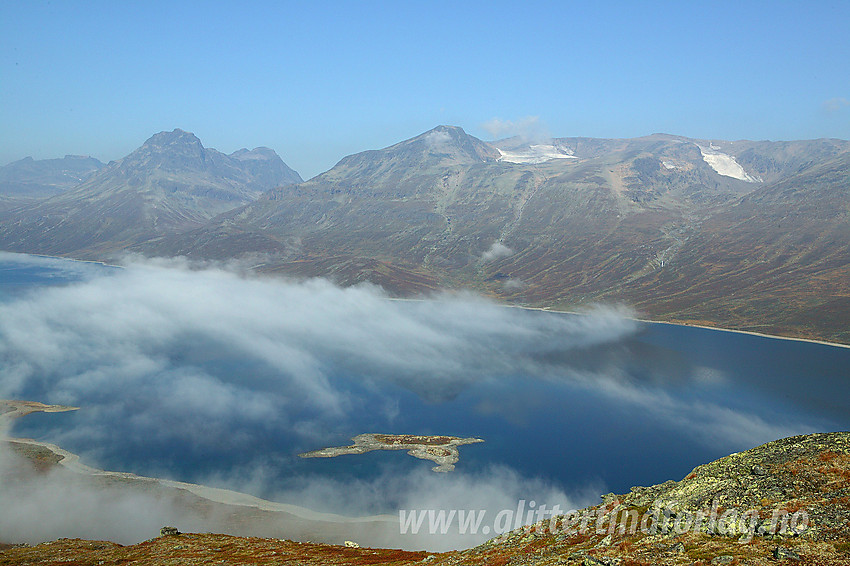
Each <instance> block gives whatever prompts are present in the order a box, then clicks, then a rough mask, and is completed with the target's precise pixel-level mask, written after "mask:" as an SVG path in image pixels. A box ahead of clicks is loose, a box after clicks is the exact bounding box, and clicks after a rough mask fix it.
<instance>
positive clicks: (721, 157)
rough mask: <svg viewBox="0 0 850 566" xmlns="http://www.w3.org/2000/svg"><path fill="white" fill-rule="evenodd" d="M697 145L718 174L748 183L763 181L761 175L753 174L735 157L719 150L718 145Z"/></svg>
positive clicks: (704, 158)
mask: <svg viewBox="0 0 850 566" xmlns="http://www.w3.org/2000/svg"><path fill="white" fill-rule="evenodd" d="M697 147H698V148H699V151H700V153H702V158H703V161H705V162H706V163H708V165H709V166H710V167H711V168H712V169H714V170H715V171H717V173H718V174H720V175H723V176H724V177H732V178H733V179H740V180H741V181H746V182H748V183H761V182H762V179H761V177H759V176H758V175H756V176H752V175H750V174H749V173H747V172H746V171H744V168H743V167H741V165H740V164H739V163H738V162H737V161H735V158H734V157H732V156H731V155H727V154H725V153H721V152H720V151H718V150H719V149H720V148H719V147H717V146H716V145H714V144H711V145H709V147H703V146H701V145H698V146H697Z"/></svg>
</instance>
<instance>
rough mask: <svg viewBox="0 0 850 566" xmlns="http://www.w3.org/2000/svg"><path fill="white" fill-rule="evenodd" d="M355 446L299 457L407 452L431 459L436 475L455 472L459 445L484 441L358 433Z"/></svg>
mask: <svg viewBox="0 0 850 566" xmlns="http://www.w3.org/2000/svg"><path fill="white" fill-rule="evenodd" d="M351 440H353V441H354V444H352V445H351V446H335V447H331V448H322V449H321V450H313V451H312V452H305V453H304V454H299V455H298V456H300V457H301V458H335V457H336V456H342V455H343V454H365V453H366V452H371V451H372V450H407V453H408V454H410V455H411V456H413V457H415V458H420V459H422V460H431V461H432V462H434V463H435V464H437V465H436V466H434V467H433V468H431V469H432V470H434V471H435V472H451V471H452V470H454V469H455V464H456V463H457V461H458V460H459V459H460V453H459V452H458V449H457V448H458V446H463V445H464V444H475V443H476V442H484V441H483V440H482V439H480V438H458V437H456V436H423V435H418V434H374V433H366V434H358V435H357V436H355V437H354V438H352V439H351Z"/></svg>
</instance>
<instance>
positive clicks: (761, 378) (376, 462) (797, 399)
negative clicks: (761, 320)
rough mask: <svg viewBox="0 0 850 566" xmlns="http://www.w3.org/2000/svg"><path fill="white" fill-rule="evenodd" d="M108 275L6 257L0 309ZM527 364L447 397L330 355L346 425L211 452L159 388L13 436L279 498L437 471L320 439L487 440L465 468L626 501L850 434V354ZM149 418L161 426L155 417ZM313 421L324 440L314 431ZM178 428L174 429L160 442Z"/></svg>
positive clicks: (251, 439)
mask: <svg viewBox="0 0 850 566" xmlns="http://www.w3.org/2000/svg"><path fill="white" fill-rule="evenodd" d="M109 273H110V270H109V269H107V268H105V267H103V266H97V265H92V264H81V263H74V262H66V261H58V260H47V259H44V260H38V259H33V258H26V257H24V258H21V257H18V256H8V255H5V256H3V257H0V302H2V303H6V304H12V303H14V302H15V301H25V300H28V297H31V296H33V294H34V293H40V292H43V291H44V290H45V289H48V288H51V287H57V286H67V285H80V284H84V283H85V282H87V281H90V280H92V279H93V278H97V277H108V276H109ZM398 308H401V309H405V308H413V307H407V306H405V305H400V306H399V307H398ZM527 316H530V317H567V316H573V315H565V314H556V313H545V312H534V313H529V314H528V315H527ZM506 346H507V345H506ZM494 347H499V345H494ZM5 355H6V356H11V354H9V353H8V352H7V353H6V354H5ZM16 355H18V354H16ZM524 355H527V356H529V357H530V358H532V359H534V361H535V363H537V364H540V365H543V366H545V367H547V368H548V369H547V371H546V372H545V375H546V376H545V377H543V378H541V377H540V376H529V375H523V374H516V373H511V371H507V372H506V373H504V374H501V375H494V376H493V378H492V379H477V380H471V381H468V382H463V383H455V384H449V385H447V386H446V387H443V388H440V389H439V390H436V391H435V390H434V389H432V388H422V389H420V388H418V387H417V386H416V385H415V384H413V385H411V383H410V382H404V383H401V382H399V383H394V382H393V380H392V379H382V380H375V379H372V378H371V377H368V376H365V375H362V374H360V373H359V372H358V371H356V370H354V369H352V368H351V367H349V366H347V365H346V363H345V358H344V357H342V358H340V359H336V360H329V361H328V363H327V370H328V375H329V380H330V384H331V386H332V387H333V388H334V389H335V390H336V391H338V392H342V393H344V394H345V396H346V397H347V398H350V399H353V400H355V401H353V402H352V403H353V405H352V406H351V407H349V408H348V409H347V410H346V415H345V417H344V418H343V417H341V418H340V419H339V420H338V421H334V420H333V419H324V420H321V421H315V418H314V417H315V415H313V411H314V410H315V409H314V408H311V406H310V405H309V404H308V403H303V404H301V403H300V402H298V400H297V399H296V400H295V402H294V403H292V406H290V407H289V409H288V411H289V413H288V420H287V423H286V424H283V423H277V424H258V423H257V422H255V421H253V420H250V419H239V418H234V419H233V420H232V421H228V422H227V423H224V425H225V426H224V429H223V430H225V431H226V432H225V433H224V434H222V435H221V438H220V442H218V443H217V444H215V445H213V446H211V445H210V444H198V443H196V442H194V441H193V440H192V438H191V437H192V434H190V433H187V432H186V429H185V427H187V426H189V425H188V424H187V422H188V421H184V420H181V418H180V417H175V416H174V414H171V413H169V414H164V413H162V412H161V411H159V409H158V406H159V405H160V404H161V403H162V396H161V393H157V392H156V391H146V390H145V389H144V388H141V389H133V390H128V391H127V396H128V398H125V399H122V400H121V403H122V411H123V412H122V413H121V415H120V418H118V417H116V416H115V414H114V413H111V412H110V410H109V407H110V404H113V403H115V402H116V399H115V398H112V397H109V396H108V395H107V393H104V394H103V395H104V396H103V397H102V398H99V397H98V396H97V395H92V396H91V397H90V398H87V399H79V400H78V402H79V403H80V404H84V405H85V406H86V412H85V413H84V412H83V411H80V412H76V413H65V414H49V415H45V414H34V415H31V416H29V417H27V418H26V419H23V420H22V421H20V423H19V424H18V425H17V427H16V429H15V433H16V434H17V435H20V436H29V437H34V438H40V439H44V440H48V441H52V442H58V443H60V444H62V445H63V446H64V447H65V448H67V449H69V450H71V451H74V452H77V453H81V454H83V455H84V456H87V457H88V459H89V461H91V462H93V463H96V464H97V465H99V466H101V467H104V468H107V469H113V470H124V471H132V472H135V473H139V474H145V475H160V476H169V477H172V478H175V479H180V480H185V481H210V478H211V477H223V478H228V477H231V476H232V475H233V474H241V473H245V470H250V469H255V468H257V467H258V466H259V467H261V468H262V470H263V474H264V476H263V478H264V481H262V482H259V483H258V484H257V486H258V487H256V489H255V490H254V491H255V492H256V493H257V494H258V495H265V496H271V491H275V492H277V491H286V490H287V489H297V488H298V486H299V485H302V484H301V483H299V482H303V481H304V478H312V479H315V478H328V479H332V480H334V481H342V482H345V481H355V480H364V481H369V480H370V479H374V478H375V477H377V476H378V475H380V474H387V473H399V474H402V473H408V472H410V471H411V470H416V469H419V468H425V469H427V468H429V467H430V466H431V464H430V463H429V462H423V461H419V460H415V459H413V458H410V457H408V456H406V455H403V454H402V453H399V452H373V453H370V454H366V455H362V456H357V457H343V458H336V459H313V460H304V459H300V458H297V457H296V454H298V453H299V452H303V451H308V450H313V449H316V448H320V447H322V446H323V445H344V444H348V439H349V438H350V437H352V436H354V435H356V434H359V433H362V432H393V433H403V432H404V433H415V434H451V435H455V436H476V437H480V438H484V439H485V440H486V442H485V443H483V444H476V445H471V446H465V447H461V461H460V463H459V464H458V470H457V471H456V472H455V473H456V474H476V473H480V474H484V473H487V470H492V468H493V466H494V465H495V466H506V467H508V468H510V469H511V470H514V471H516V472H517V473H518V474H520V475H521V476H522V477H534V478H542V479H543V480H546V481H547V482H550V483H551V484H553V485H556V486H560V487H562V488H563V489H564V490H567V491H569V490H572V489H580V488H582V487H583V486H586V485H595V486H600V487H601V488H604V489H607V490H610V491H615V492H624V491H627V490H628V488H629V487H630V486H632V485H649V484H654V483H659V482H662V481H665V480H667V479H679V478H681V477H683V476H684V475H686V474H687V473H688V472H689V471H690V470H691V469H692V468H693V467H694V466H696V465H698V464H700V463H703V462H707V461H710V460H713V459H715V458H718V457H720V456H723V455H726V454H728V453H730V452H733V451H739V450H742V449H746V448H749V447H752V446H754V445H755V444H758V443H760V442H765V441H769V440H773V439H775V438H778V437H781V436H784V435H787V434H795V433H807V432H814V431H831V430H846V429H848V428H850V407H848V403H847V400H848V399H850V380H848V375H850V349H845V348H838V347H831V346H826V345H820V344H813V343H805V342H796V341H788V340H776V339H768V338H763V337H758V336H750V335H744V334H736V333H728V332H720V331H713V330H707V329H699V328H689V327H681V326H673V325H664V324H643V325H642V326H641V327H640V328H639V330H638V331H637V332H635V333H632V334H629V335H628V336H626V337H624V338H622V339H619V340H616V341H614V342H609V343H604V344H597V345H594V346H588V347H584V348H571V349H564V350H559V349H558V348H557V347H542V346H541V348H540V351H539V352H533V351H532V352H530V353H529V352H526V353H525V354H524ZM161 357H162V358H163V359H165V360H168V363H169V364H170V365H169V366H168V367H170V368H172V369H171V370H169V371H175V370H174V369H173V368H178V370H180V368H192V369H193V370H197V369H199V370H202V371H204V372H206V374H208V375H211V376H217V377H219V378H220V379H221V380H222V382H227V380H228V379H232V376H233V375H234V374H239V375H244V376H246V377H245V381H242V382H240V383H241V385H242V386H244V387H251V383H256V384H257V385H256V386H257V388H258V390H261V388H262V387H263V386H264V385H263V384H265V383H268V382H270V381H273V380H275V379H276V378H277V377H278V376H276V373H275V372H276V370H275V369H274V368H272V367H269V366H268V365H267V364H264V363H262V362H260V361H256V360H251V359H245V357H244V356H242V355H241V354H240V352H239V350H237V349H235V348H234V349H229V348H228V347H227V346H226V345H222V344H220V343H216V344H212V343H209V342H208V341H206V339H204V338H196V339H194V340H192V341H188V340H187V341H186V343H181V344H163V345H162V346H161ZM0 361H2V362H3V363H6V364H11V361H10V360H9V359H5V360H4V359H2V358H0ZM9 367H12V366H11V365H9ZM151 371H156V370H155V369H154V370H151ZM181 371H182V370H181ZM576 375H581V376H591V377H588V378H586V379H577V378H575V376H576ZM593 376H597V377H598V376H604V379H603V380H602V381H599V380H597V379H596V378H594V377H593ZM60 377H61V376H60ZM2 379H4V378H3V377H0V384H2V383H3V382H2ZM5 379H11V378H10V377H9V376H8V375H7V376H6V377H5ZM9 383H11V382H9ZM46 383H47V382H46V381H42V380H40V379H37V378H35V377H33V378H30V382H28V383H25V384H24V385H21V386H19V387H18V389H17V390H16V391H19V392H20V393H21V394H22V395H28V396H32V398H33V399H34V400H42V401H50V400H51V399H53V402H57V401H56V395H58V394H59V393H57V392H56V391H52V390H50V389H49V388H48V387H49V386H48V385H46ZM8 387H11V385H9V386H8ZM8 387H7V389H8ZM54 387H55V386H54ZM376 407H380V408H381V410H375V408H376ZM187 410H188V411H189V412H191V409H187ZM151 415H155V417H153V419H155V420H157V423H156V427H155V426H154V425H152V424H150V423H149V422H148V420H150V419H148V417H150V416H151ZM187 418H188V417H187ZM169 419H174V420H173V421H170V420H169ZM314 421H315V422H314ZM192 422H193V423H194V424H193V425H192V426H195V427H197V426H198V425H197V421H192ZM208 424H209V426H211V427H212V426H218V425H219V424H220V423H212V422H210V423H208ZM302 425H303V426H302ZM305 426H308V427H313V429H312V430H313V432H316V433H317V434H316V435H314V436H311V434H306V433H305V429H304V427H305ZM157 427H158V428H157ZM169 427H171V428H173V430H174V431H175V433H174V434H173V435H169V434H164V433H161V429H165V430H169ZM69 430H76V431H78V432H79V434H69V433H68V431H69ZM153 430H156V431H158V432H157V434H156V435H154V434H151V433H150V431H153ZM89 431H90V432H89ZM184 433H185V434H184ZM318 438H321V440H318ZM271 486H273V487H274V489H273V490H272V488H271ZM270 490H271V491H270ZM388 503H392V502H384V504H388ZM332 507H333V504H332V502H329V503H328V508H329V509H331V510H332ZM371 511H374V510H371Z"/></svg>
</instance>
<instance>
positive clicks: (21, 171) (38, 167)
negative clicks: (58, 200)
mask: <svg viewBox="0 0 850 566" xmlns="http://www.w3.org/2000/svg"><path fill="white" fill-rule="evenodd" d="M101 167H103V163H101V162H100V161H98V160H97V159H95V158H93V157H84V156H80V155H66V156H65V157H63V158H61V159H39V160H35V159H33V158H32V157H25V158H24V159H21V160H19V161H15V162H14V163H10V164H8V165H6V166H4V167H0V198H2V197H7V198H11V199H21V198H23V199H33V198H45V197H50V196H53V195H56V194H59V193H62V192H64V191H67V190H68V189H71V188H73V187H76V186H77V185H79V184H80V183H82V182H83V181H85V180H86V179H88V178H89V176H91V174H92V173H94V172H95V171H97V170H98V169H100V168H101Z"/></svg>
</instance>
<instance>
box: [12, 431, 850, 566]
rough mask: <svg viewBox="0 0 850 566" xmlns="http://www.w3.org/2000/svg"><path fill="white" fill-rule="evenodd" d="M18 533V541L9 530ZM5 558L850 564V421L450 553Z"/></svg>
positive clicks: (222, 539)
mask: <svg viewBox="0 0 850 566" xmlns="http://www.w3.org/2000/svg"><path fill="white" fill-rule="evenodd" d="M7 542H14V541H7ZM0 549H2V550H0V564H9V565H11V564H15V565H19V564H20V565H24V564H60V563H61V564H77V565H81V566H82V565H90V564H91V565H95V564H150V565H166V564H187V565H191V564H233V565H236V564H255V565H261V564H399V565H401V564H416V563H424V564H434V565H437V564H444V565H460V564H466V565H472V564H481V565H485V564H486V565H507V564H575V565H584V566H596V565H620V566H637V565H679V564H682V565H685V564H687V565H706V566H707V565H724V564H732V565H735V564H740V565H744V564H749V565H762V564H779V563H785V564H824V565H826V564H830V565H831V564H835V565H847V564H850V432H836V433H827V434H814V435H806V436H797V437H793V438H787V439H783V440H778V441H775V442H771V443H768V444H765V445H763V446H759V447H757V448H753V449H752V450H748V451H746V452H742V453H739V454H732V455H730V456H727V457H725V458H722V459H720V460H717V461H715V462H712V463H709V464H705V465H702V466H698V467H697V468H695V469H694V470H693V471H692V472H691V473H690V474H688V476H686V477H685V478H684V479H682V480H681V481H678V482H674V481H669V482H666V483H664V484H661V485H657V486H652V487H639V488H633V489H632V491H631V493H628V494H624V495H619V496H618V495H614V494H609V495H606V496H603V502H602V503H601V504H600V505H598V506H595V507H590V508H587V509H582V510H579V511H576V512H573V513H571V514H567V515H566V516H561V517H558V518H557V519H555V520H551V519H549V520H544V521H541V522H540V523H537V524H535V525H532V526H530V527H525V528H523V529H520V530H517V531H513V532H510V533H507V534H505V535H502V536H501V537H498V538H497V539H493V540H491V541H489V542H487V543H485V544H483V545H481V546H478V547H475V548H472V549H469V550H465V551H455V552H448V553H441V554H429V553H426V552H408V551H401V550H387V549H367V548H353V547H342V546H332V545H323V544H312V543H298V542H293V541H284V540H278V539H259V538H240V537H232V536H225V535H215V534H170V535H165V536H160V537H157V538H154V539H152V540H149V541H145V542H143V543H140V544H136V545H131V546H121V545H117V544H114V543H110V542H99V541H83V540H70V539H60V540H57V541H54V542H49V543H44V544H39V545H35V546H14V545H8V544H7V545H2V546H0Z"/></svg>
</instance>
